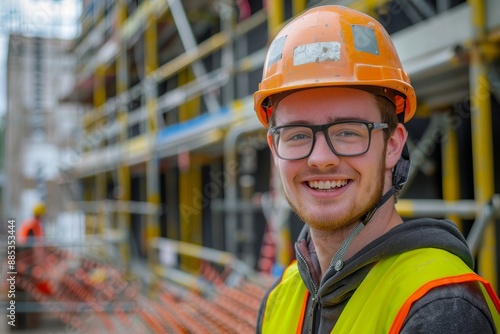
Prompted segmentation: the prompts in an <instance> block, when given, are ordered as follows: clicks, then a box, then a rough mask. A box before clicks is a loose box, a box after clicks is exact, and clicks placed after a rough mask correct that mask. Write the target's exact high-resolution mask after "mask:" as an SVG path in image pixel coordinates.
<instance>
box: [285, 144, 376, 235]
mask: <svg viewBox="0 0 500 334" xmlns="http://www.w3.org/2000/svg"><path fill="white" fill-rule="evenodd" d="M385 152H386V147H384V152H383V155H382V157H384V159H380V163H379V173H378V174H379V175H380V176H379V178H378V180H377V183H376V184H375V189H374V190H373V192H372V193H373V195H372V196H371V198H369V199H368V201H366V202H365V203H364V204H363V206H362V207H360V208H357V207H354V211H353V212H351V214H350V215H349V213H346V215H345V216H343V217H337V219H335V217H326V216H320V217H318V216H314V217H310V216H311V215H308V214H306V213H305V210H303V209H302V208H301V205H300V204H299V205H295V204H294V203H292V201H291V200H290V198H289V196H288V195H287V194H286V192H284V194H285V198H286V200H287V202H288V204H289V205H290V207H291V208H292V210H293V211H294V212H295V214H296V215H297V216H298V217H299V219H300V220H302V221H303V222H304V223H306V224H307V225H309V226H310V227H311V228H313V229H315V230H317V231H319V232H324V233H330V232H338V231H343V230H345V231H348V230H350V229H351V228H352V227H353V226H355V225H357V224H359V223H360V221H361V220H362V218H364V217H365V215H366V214H367V213H368V212H369V211H370V210H372V209H373V208H375V206H376V205H377V204H378V202H379V201H380V199H381V198H382V196H383V192H384V181H385ZM282 187H283V185H282Z"/></svg>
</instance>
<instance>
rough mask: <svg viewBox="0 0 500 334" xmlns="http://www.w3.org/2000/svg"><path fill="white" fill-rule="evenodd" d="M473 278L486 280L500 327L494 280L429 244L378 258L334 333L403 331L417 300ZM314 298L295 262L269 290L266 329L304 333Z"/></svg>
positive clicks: (484, 287)
mask: <svg viewBox="0 0 500 334" xmlns="http://www.w3.org/2000/svg"><path fill="white" fill-rule="evenodd" d="M473 281H476V282H480V283H481V284H479V286H480V287H481V290H482V291H483V294H484V296H485V299H486V300H487V302H488V307H489V309H490V311H491V314H492V317H493V320H494V322H495V326H496V328H497V330H498V329H500V301H499V299H498V297H497V296H496V294H495V292H494V291H493V288H492V287H491V285H490V284H489V283H488V282H487V281H486V280H485V279H484V278H482V277H481V276H479V275H477V274H475V273H474V272H473V271H472V270H471V269H470V268H469V267H467V265H466V264H465V263H463V261H462V260H461V259H460V258H458V257H457V256H455V255H453V254H451V253H449V252H447V251H444V250H441V249H435V248H423V249H417V250H413V251H409V252H405V253H403V254H400V255H395V256H392V257H389V258H387V259H384V260H381V261H380V262H378V263H377V264H376V265H375V266H374V267H373V268H372V270H371V271H370V272H369V273H368V275H367V276H366V277H365V279H364V280H363V282H362V283H361V285H360V286H359V287H358V288H357V289H356V291H355V292H354V294H353V295H352V297H351V299H350V300H349V302H348V303H347V305H346V307H345V308H344V310H343V311H342V314H341V315H340V317H339V319H338V321H337V323H336V325H335V328H333V329H332V333H399V332H400V330H401V327H402V326H403V323H404V320H405V319H406V317H407V315H408V312H409V310H410V308H411V305H412V304H413V302H415V301H417V300H418V299H420V298H421V297H422V296H423V295H425V294H426V293H427V292H428V291H429V290H430V289H432V288H434V287H438V286H443V285H447V284H455V283H465V282H473ZM308 298H309V292H308V290H307V289H306V287H305V285H304V283H303V281H302V278H301V277H300V274H299V271H298V268H297V263H296V262H293V263H292V264H291V265H290V266H288V268H287V269H286V270H285V273H284V274H283V277H282V279H281V282H280V283H279V284H278V285H277V286H276V287H275V288H274V289H273V290H272V291H271V292H270V293H269V296H268V299H267V302H266V308H265V311H264V315H263V317H264V318H263V320H262V333H264V334H266V333H268V334H271V333H272V334H275V333H301V332H302V325H303V322H304V321H305V320H304V316H305V313H306V307H307V300H308Z"/></svg>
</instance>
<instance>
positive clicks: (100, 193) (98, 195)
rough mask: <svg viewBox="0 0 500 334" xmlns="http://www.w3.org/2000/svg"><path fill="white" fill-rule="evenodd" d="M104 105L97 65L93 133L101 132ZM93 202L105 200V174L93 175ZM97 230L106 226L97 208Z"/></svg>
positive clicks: (103, 87)
mask: <svg viewBox="0 0 500 334" xmlns="http://www.w3.org/2000/svg"><path fill="white" fill-rule="evenodd" d="M105 103H106V67H105V65H104V64H98V65H97V66H96V68H95V72H94V111H93V112H94V115H96V119H97V121H96V122H95V123H94V128H93V129H92V130H93V131H102V128H103V125H104V124H103V123H104V122H105V119H103V118H102V116H101V114H102V108H103V106H104V104H105ZM95 184H96V188H95V200H96V201H102V200H104V199H105V198H106V174H104V173H102V172H101V173H99V172H98V173H97V174H96V175H95ZM97 224H98V225H97V226H98V228H97V230H98V233H99V234H103V233H104V228H105V224H106V212H105V211H104V210H103V208H102V207H99V209H98V213H97Z"/></svg>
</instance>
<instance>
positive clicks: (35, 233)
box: [17, 203, 45, 245]
mask: <svg viewBox="0 0 500 334" xmlns="http://www.w3.org/2000/svg"><path fill="white" fill-rule="evenodd" d="M44 215H45V205H44V204H43V203H38V204H36V205H35V206H34V207H33V217H31V218H28V219H26V220H24V221H23V222H22V223H21V226H20V228H19V230H18V235H17V238H18V239H17V241H18V243H19V244H21V245H27V244H33V241H36V240H37V239H38V238H41V237H43V227H42V217H43V216H44ZM33 239H34V240H33Z"/></svg>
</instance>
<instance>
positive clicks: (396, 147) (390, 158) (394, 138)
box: [385, 123, 408, 169]
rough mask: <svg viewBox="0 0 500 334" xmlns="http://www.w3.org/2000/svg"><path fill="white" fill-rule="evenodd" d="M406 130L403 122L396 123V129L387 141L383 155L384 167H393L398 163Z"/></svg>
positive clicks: (406, 133) (406, 136)
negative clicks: (384, 154)
mask: <svg viewBox="0 0 500 334" xmlns="http://www.w3.org/2000/svg"><path fill="white" fill-rule="evenodd" d="M407 138H408V132H407V131H406V128H405V127H404V125H403V124H401V123H398V126H397V127H396V130H394V132H393V134H392V135H391V137H390V138H389V140H388V141H387V149H386V156H385V167H386V168H387V169H390V168H393V167H394V166H396V164H397V163H398V160H399V158H400V157H401V153H402V152H403V147H404V146H405V143H406V139H407Z"/></svg>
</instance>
